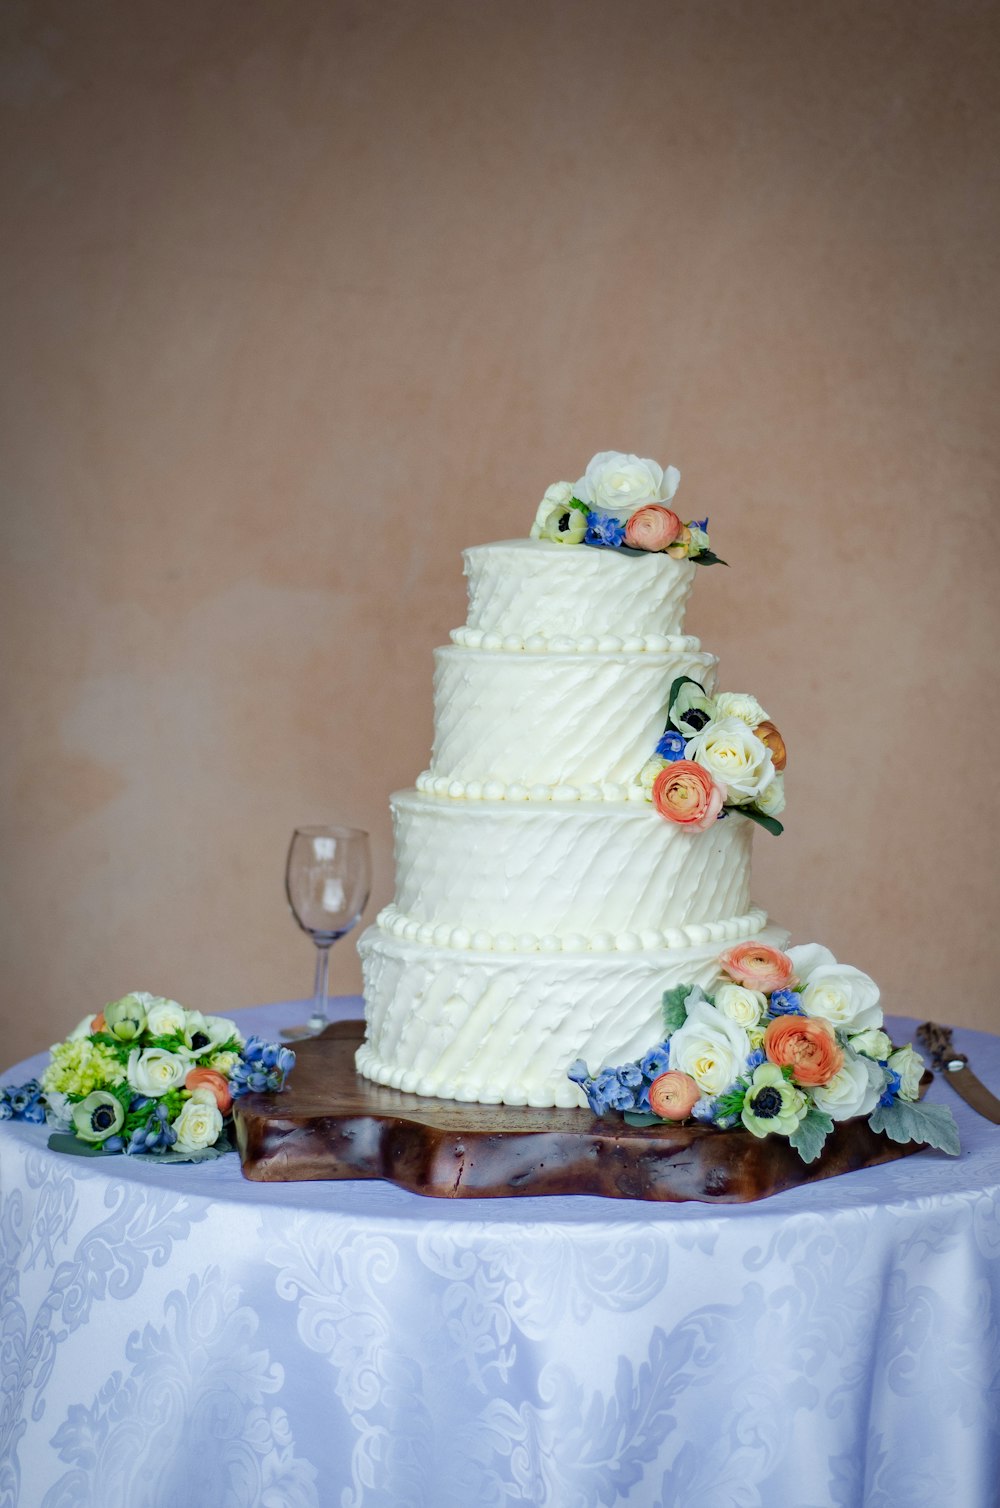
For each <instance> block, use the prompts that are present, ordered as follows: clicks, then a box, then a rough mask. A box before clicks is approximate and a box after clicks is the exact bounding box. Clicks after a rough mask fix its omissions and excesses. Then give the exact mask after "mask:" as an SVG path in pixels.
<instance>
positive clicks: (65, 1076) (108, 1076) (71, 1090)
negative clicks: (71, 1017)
mask: <svg viewBox="0 0 1000 1508" xmlns="http://www.w3.org/2000/svg"><path fill="white" fill-rule="evenodd" d="M124 1078H125V1070H124V1068H123V1067H122V1065H121V1063H119V1061H118V1059H117V1058H116V1057H115V1055H114V1053H113V1052H112V1051H111V1050H110V1048H107V1047H103V1046H102V1045H101V1043H100V1042H92V1041H91V1040H90V1038H89V1037H82V1038H78V1039H77V1040H76V1041H69V1042H58V1043H57V1044H56V1046H55V1047H53V1049H52V1059H51V1062H50V1063H49V1066H48V1067H47V1068H46V1070H45V1072H44V1073H43V1074H42V1088H43V1089H44V1090H46V1091H50V1092H54V1093H57V1094H67V1095H72V1096H79V1097H80V1098H83V1097H84V1096H85V1095H88V1094H91V1093H93V1091H94V1090H95V1089H106V1088H107V1087H108V1085H109V1084H120V1083H122V1081H123V1080H124Z"/></svg>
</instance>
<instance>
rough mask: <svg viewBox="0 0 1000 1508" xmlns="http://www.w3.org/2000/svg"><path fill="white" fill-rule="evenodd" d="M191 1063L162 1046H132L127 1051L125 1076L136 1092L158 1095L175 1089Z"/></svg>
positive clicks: (182, 1079) (183, 1078)
mask: <svg viewBox="0 0 1000 1508" xmlns="http://www.w3.org/2000/svg"><path fill="white" fill-rule="evenodd" d="M190 1067H191V1064H190V1062H189V1061H188V1059H187V1058H182V1057H180V1056H179V1055H178V1054H177V1053H175V1052H167V1051H166V1050H165V1049H164V1048H162V1047H147V1048H145V1049H144V1050H140V1049H139V1048H138V1047H134V1048H133V1049H132V1051H131V1052H130V1053H129V1059H128V1067H127V1068H126V1070H125V1077H126V1078H127V1079H128V1082H129V1084H130V1085H131V1086H132V1088H133V1089H134V1090H135V1092H136V1094H145V1095H150V1096H159V1095H161V1094H166V1093H167V1091H168V1090H170V1089H177V1088H179V1087H180V1085H181V1084H183V1082H184V1080H185V1078H186V1077H187V1074H188V1070H189V1069H190Z"/></svg>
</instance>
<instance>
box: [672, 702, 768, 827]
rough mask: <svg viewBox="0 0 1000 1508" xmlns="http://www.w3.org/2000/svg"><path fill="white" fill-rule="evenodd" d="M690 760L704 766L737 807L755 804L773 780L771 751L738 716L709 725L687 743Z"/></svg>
mask: <svg viewBox="0 0 1000 1508" xmlns="http://www.w3.org/2000/svg"><path fill="white" fill-rule="evenodd" d="M687 757H688V759H694V760H697V762H698V764H700V765H704V766H705V769H706V770H708V772H709V774H710V775H712V776H713V777H714V779H715V780H716V781H717V782H718V784H720V785H724V786H725V788H726V791H727V792H728V798H727V799H728V800H729V801H730V802H731V803H733V804H735V805H739V804H740V802H743V801H753V800H754V799H755V798H757V797H759V796H760V795H761V793H762V792H763V791H765V790H766V789H767V787H768V786H769V785H770V784H771V782H772V780H773V779H774V762H773V760H772V759H771V751H770V749H769V748H768V747H767V746H766V744H762V743H761V741H760V739H759V738H758V737H757V736H756V734H754V733H752V732H751V730H750V729H749V728H748V727H747V725H746V723H745V722H743V721H742V719H740V718H738V717H720V718H718V719H717V720H716V721H714V722H710V723H707V724H706V725H705V727H704V728H702V730H701V732H700V733H696V734H695V735H694V737H693V738H691V739H690V740H689V741H688V745H687Z"/></svg>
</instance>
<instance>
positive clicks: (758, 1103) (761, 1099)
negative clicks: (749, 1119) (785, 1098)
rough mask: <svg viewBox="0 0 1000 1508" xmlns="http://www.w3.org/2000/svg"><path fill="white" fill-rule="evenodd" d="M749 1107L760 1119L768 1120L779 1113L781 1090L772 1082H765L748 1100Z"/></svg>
mask: <svg viewBox="0 0 1000 1508" xmlns="http://www.w3.org/2000/svg"><path fill="white" fill-rule="evenodd" d="M750 1108H751V1110H752V1111H753V1113H754V1115H755V1116H756V1117H757V1119H758V1120H760V1121H769V1120H771V1119H772V1118H773V1117H774V1116H776V1115H779V1114H780V1113H781V1091H780V1089H775V1087H774V1085H773V1084H765V1086H764V1088H763V1089H758V1091H757V1093H756V1094H755V1095H754V1097H753V1099H752V1100H751V1101H750Z"/></svg>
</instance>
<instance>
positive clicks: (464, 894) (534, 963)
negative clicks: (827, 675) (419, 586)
mask: <svg viewBox="0 0 1000 1508" xmlns="http://www.w3.org/2000/svg"><path fill="white" fill-rule="evenodd" d="M678 480H679V476H678V473H677V472H676V471H675V470H674V469H673V468H667V469H666V470H664V469H663V468H661V467H659V466H658V465H657V464H656V463H655V462H652V461H643V460H641V459H639V458H637V457H635V456H625V455H622V454H619V453H617V452H603V453H601V454H600V455H598V456H595V457H594V459H593V460H592V462H591V463H590V465H589V466H588V468H587V471H586V473H585V475H584V477H582V478H581V479H580V480H579V481H578V482H576V483H574V484H569V483H557V484H556V485H555V486H553V487H550V488H549V489H548V491H547V492H546V494H545V497H544V499H543V502H542V505H541V507H540V508H539V512H538V517H537V519H536V522H535V525H534V527H533V529H532V536H533V537H531V538H526V539H520V540H509V541H504V542H501V543H496V544H487V545H481V546H477V547H474V548H472V549H468V550H466V551H465V552H464V559H465V573H466V575H467V577H468V583H469V588H468V589H469V612H468V619H467V622H466V623H465V625H464V626H463V627H461V628H458V629H456V630H455V631H454V632H453V633H452V635H451V638H452V643H451V644H450V645H447V646H445V647H443V648H441V649H438V650H437V651H436V654H435V658H436V669H435V676H434V727H435V733H434V746H433V752H432V755H431V763H430V768H429V770H427V771H426V772H425V773H424V774H422V775H421V776H419V778H418V779H417V782H416V789H415V790H408V791H403V792H399V793H397V794H396V795H394V796H393V797H392V798H391V807H392V814H393V822H394V831H395V862H396V893H395V899H394V901H393V903H392V905H390V906H388V907H386V909H385V910H384V911H383V912H382V913H381V914H380V915H379V917H378V920H377V923H376V925H375V926H374V927H372V928H370V929H369V930H368V932H367V933H365V935H364V936H363V937H362V939H361V942H360V945H359V946H360V952H361V957H362V963H363V969H364V979H365V1003H366V1020H367V1031H366V1038H365V1041H364V1044H363V1045H362V1047H361V1048H360V1050H359V1052H358V1058H357V1065H358V1068H359V1070H360V1072H361V1073H362V1074H364V1075H365V1076H366V1077H368V1078H370V1079H373V1080H375V1081H376V1082H378V1083H382V1084H387V1085H391V1086H393V1087H394V1088H397V1089H403V1090H407V1091H411V1092H414V1093H417V1094H421V1095H436V1096H440V1097H443V1098H447V1099H454V1100H466V1101H478V1102H480V1103H484V1104H498V1103H503V1104H507V1105H531V1106H554V1105H560V1106H572V1105H583V1104H584V1103H585V1102H586V1101H585V1097H584V1094H583V1091H582V1090H581V1089H580V1087H579V1086H578V1085H577V1084H575V1083H573V1082H571V1081H570V1080H569V1079H568V1078H567V1070H568V1068H569V1066H570V1065H571V1064H572V1062H573V1061H574V1060H575V1059H578V1058H583V1059H585V1060H586V1061H588V1062H592V1063H598V1064H599V1063H605V1062H620V1061H623V1060H625V1059H628V1058H634V1057H637V1056H639V1055H641V1054H642V1053H643V1052H644V1051H645V1050H646V1049H647V1048H648V1046H649V1044H650V1043H651V1042H654V1041H656V1040H657V1038H658V1037H659V1036H660V1035H662V1027H661V1024H660V1021H661V1001H662V998H663V995H664V991H665V990H666V989H669V988H670V987H671V986H673V985H677V984H680V983H694V984H702V985H705V986H708V985H709V984H710V983H711V982H712V981H713V980H714V979H715V978H716V977H717V975H718V972H719V965H718V960H719V956H720V953H721V952H722V951H723V950H724V949H726V948H728V947H731V946H732V945H733V944H735V943H738V942H741V941H745V940H747V939H760V940H763V941H765V942H768V943H770V944H772V945H773V944H778V945H780V944H781V943H783V941H784V939H785V934H784V933H781V932H780V931H778V930H777V929H774V928H769V927H768V925H767V917H766V915H765V913H764V911H763V910H761V908H760V907H758V906H755V905H754V904H753V903H752V900H751V894H750V858H751V841H752V838H753V833H754V828H755V825H757V824H760V825H764V826H767V827H770V829H771V830H772V831H780V824H779V823H778V822H777V820H776V818H777V814H778V812H779V811H780V810H781V807H782V806H783V804H784V797H783V793H782V790H781V786H782V777H781V775H780V773H779V772H780V770H781V769H782V768H783V765H784V748H783V745H782V743H781V739H780V735H778V733H777V730H776V729H774V727H773V724H771V723H770V722H769V721H768V720H767V719H766V714H765V713H764V711H763V709H762V708H761V707H760V706H759V704H758V703H757V702H756V700H755V699H754V698H753V697H749V696H742V695H738V694H736V695H730V696H729V697H728V698H727V697H726V696H724V695H721V696H720V695H717V694H714V693H715V681H716V666H717V660H716V658H715V656H713V655H712V654H710V653H707V652H706V651H705V650H703V649H702V647H701V645H700V644H699V642H698V640H697V639H695V638H692V637H691V636H690V635H686V634H685V633H684V623H683V620H684V611H685V606H686V603H687V599H688V595H689V593H690V591H691V587H692V584H693V582H694V579H695V576H696V574H697V571H698V567H699V565H704V564H710V563H713V562H715V560H716V559H717V557H716V556H715V555H714V554H713V552H712V551H711V549H710V546H709V541H708V536H707V534H706V532H705V523H706V521H704V520H702V521H693V522H691V523H689V524H686V525H685V524H682V523H681V521H680V519H679V518H678V516H677V515H676V514H675V513H674V512H673V511H672V510H671V509H669V508H668V507H667V506H666V505H667V503H669V502H670V500H671V498H672V496H673V492H674V490H675V489H676V485H677V481H678ZM584 544H586V545H589V546H591V548H574V546H581V545H584ZM705 709H710V713H709V711H707V710H705ZM699 739H700V740H701V743H702V744H705V747H703V748H701V749H700V756H699V762H697V763H696V762H695V760H693V759H692V758H679V757H678V756H679V755H684V754H685V753H690V752H691V751H692V750H693V749H694V744H695V743H697V742H698V741H699ZM692 741H693V742H692ZM722 818H725V820H722Z"/></svg>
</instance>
